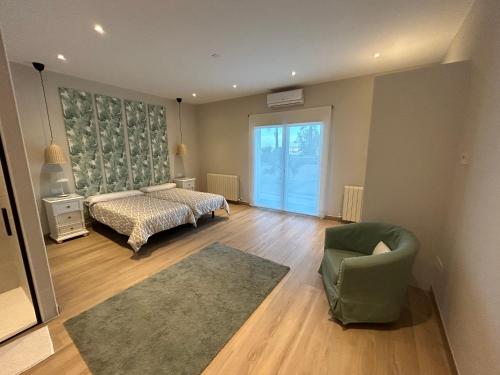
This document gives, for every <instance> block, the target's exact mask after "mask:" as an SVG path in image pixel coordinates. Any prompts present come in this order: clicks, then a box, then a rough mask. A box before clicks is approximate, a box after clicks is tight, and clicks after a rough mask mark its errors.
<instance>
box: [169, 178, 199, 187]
mask: <svg viewBox="0 0 500 375" xmlns="http://www.w3.org/2000/svg"><path fill="white" fill-rule="evenodd" d="M174 182H175V184H176V185H177V187H178V188H181V189H187V190H195V187H196V178H194V177H179V178H174Z"/></svg>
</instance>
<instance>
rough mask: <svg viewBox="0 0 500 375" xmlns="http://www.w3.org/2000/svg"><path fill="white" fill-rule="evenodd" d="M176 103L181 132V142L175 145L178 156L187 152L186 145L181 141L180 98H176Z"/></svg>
mask: <svg viewBox="0 0 500 375" xmlns="http://www.w3.org/2000/svg"><path fill="white" fill-rule="evenodd" d="M176 100H177V104H178V106H179V130H180V133H181V143H179V144H178V145H177V152H176V153H177V155H179V156H184V155H186V154H187V146H186V145H185V144H184V143H182V121H181V102H182V98H177V99H176Z"/></svg>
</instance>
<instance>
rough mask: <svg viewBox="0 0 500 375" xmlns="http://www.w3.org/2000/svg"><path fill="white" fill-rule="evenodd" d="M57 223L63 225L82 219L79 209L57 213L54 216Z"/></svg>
mask: <svg viewBox="0 0 500 375" xmlns="http://www.w3.org/2000/svg"><path fill="white" fill-rule="evenodd" d="M56 220H57V225H65V224H70V223H75V222H81V221H82V212H81V211H72V212H68V213H65V214H59V215H57V216H56Z"/></svg>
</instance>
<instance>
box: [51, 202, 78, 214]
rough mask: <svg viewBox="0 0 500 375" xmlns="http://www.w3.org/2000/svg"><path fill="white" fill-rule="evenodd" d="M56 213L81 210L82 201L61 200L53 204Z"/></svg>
mask: <svg viewBox="0 0 500 375" xmlns="http://www.w3.org/2000/svg"><path fill="white" fill-rule="evenodd" d="M52 207H53V210H54V215H60V214H64V213H67V212H73V211H79V210H80V202H79V201H76V200H75V201H70V202H61V203H57V204H54V205H53V206H52Z"/></svg>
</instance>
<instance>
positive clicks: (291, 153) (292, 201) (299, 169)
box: [284, 123, 323, 215]
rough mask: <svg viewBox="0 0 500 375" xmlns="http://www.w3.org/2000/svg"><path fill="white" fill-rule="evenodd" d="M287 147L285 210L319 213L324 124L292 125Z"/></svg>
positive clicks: (310, 213) (289, 127) (288, 134)
mask: <svg viewBox="0 0 500 375" xmlns="http://www.w3.org/2000/svg"><path fill="white" fill-rule="evenodd" d="M286 131H287V137H286V138H287V145H286V151H285V161H286V162H285V165H286V170H285V186H284V196H285V205H284V209H285V210H286V211H292V212H298V213H303V214H309V215H317V214H318V213H319V193H320V181H321V155H322V139H323V134H322V131H323V129H322V124H321V123H306V124H294V125H289V126H287V128H286Z"/></svg>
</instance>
